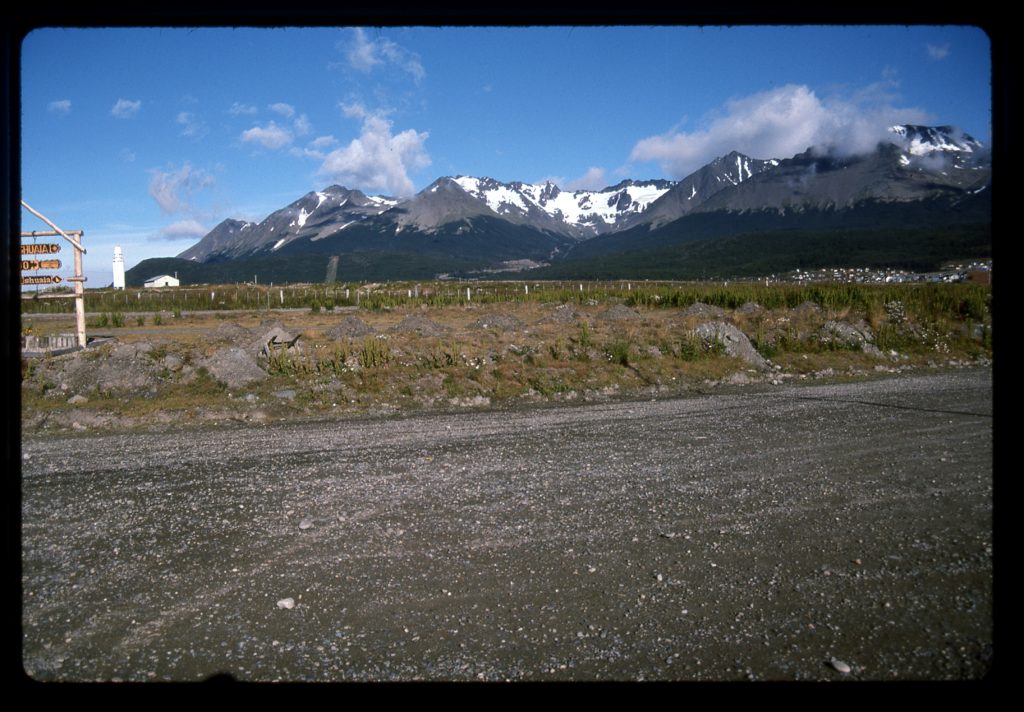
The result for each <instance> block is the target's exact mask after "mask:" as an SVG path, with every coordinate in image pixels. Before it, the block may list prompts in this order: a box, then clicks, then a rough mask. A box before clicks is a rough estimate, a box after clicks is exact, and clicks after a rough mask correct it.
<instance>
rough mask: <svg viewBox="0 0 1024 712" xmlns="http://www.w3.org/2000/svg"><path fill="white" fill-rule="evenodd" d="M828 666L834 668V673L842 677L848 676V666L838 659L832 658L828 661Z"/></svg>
mask: <svg viewBox="0 0 1024 712" xmlns="http://www.w3.org/2000/svg"><path fill="white" fill-rule="evenodd" d="M829 664H830V665H831V666H832V667H833V668H835V670H836V672H839V673H842V674H843V675H849V674H850V666H849V665H847V664H846V663H844V662H843V661H842V660H839V659H838V658H832V659H831V660H829Z"/></svg>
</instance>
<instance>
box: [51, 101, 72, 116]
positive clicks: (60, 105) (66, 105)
mask: <svg viewBox="0 0 1024 712" xmlns="http://www.w3.org/2000/svg"><path fill="white" fill-rule="evenodd" d="M46 108H47V109H48V110H49V111H54V112H56V113H58V114H69V113H71V99H61V100H59V101H51V102H50V103H49V104H47V106H46Z"/></svg>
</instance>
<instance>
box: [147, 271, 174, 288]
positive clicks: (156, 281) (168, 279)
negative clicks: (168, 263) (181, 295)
mask: <svg viewBox="0 0 1024 712" xmlns="http://www.w3.org/2000/svg"><path fill="white" fill-rule="evenodd" d="M143 286H144V287H147V288H154V287H180V286H181V282H179V281H178V278H177V277H172V276H170V275H169V274H161V275H159V276H157V277H150V278H149V279H147V280H146V281H145V283H144V284H143Z"/></svg>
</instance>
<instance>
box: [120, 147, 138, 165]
mask: <svg viewBox="0 0 1024 712" xmlns="http://www.w3.org/2000/svg"><path fill="white" fill-rule="evenodd" d="M118 157H120V159H121V160H122V161H124V162H125V163H134V162H135V151H132V150H130V149H127V148H122V149H121V152H120V153H119V154H118Z"/></svg>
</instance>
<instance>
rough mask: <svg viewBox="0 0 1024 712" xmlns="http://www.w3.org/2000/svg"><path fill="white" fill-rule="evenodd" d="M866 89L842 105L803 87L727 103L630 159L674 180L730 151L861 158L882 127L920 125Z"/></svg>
mask: <svg viewBox="0 0 1024 712" xmlns="http://www.w3.org/2000/svg"><path fill="white" fill-rule="evenodd" d="M892 85H893V82H892V81H889V82H887V83H886V87H890V88H891V87H892ZM872 87H873V88H872V90H871V91H865V90H861V91H860V92H857V93H855V94H853V95H852V96H851V97H849V98H846V97H831V98H829V99H827V100H822V99H821V98H819V97H818V95H817V94H815V92H814V91H813V90H811V89H810V88H809V87H807V86H805V85H797V84H787V85H785V86H782V87H779V88H777V89H771V90H768V91H765V92H760V93H757V94H752V95H750V96H746V97H740V98H736V99H732V100H731V101H729V102H728V103H727V104H726V106H725V110H724V112H722V113H721V114H719V115H718V116H715V117H714V118H712V119H711V120H710V122H708V123H707V125H706V126H705V127H703V128H700V129H696V130H694V131H688V132H687V131H676V130H672V131H669V132H666V133H664V134H661V135H658V136H651V137H648V138H644V139H641V140H640V141H638V142H637V143H636V145H635V146H634V147H633V150H632V152H631V153H630V160H631V161H657V162H658V163H660V164H661V166H662V168H663V169H664V170H665V171H666V172H668V173H669V174H671V175H672V176H674V177H676V178H682V177H685V176H686V175H689V174H690V173H692V172H693V171H694V170H696V169H697V168H699V167H700V166H702V165H704V164H706V163H707V162H709V161H710V160H712V159H713V158H714V157H716V156H720V155H724V154H725V153H728V152H729V151H731V150H736V151H739V152H740V153H744V154H746V155H748V156H753V157H757V158H773V157H780V156H782V157H785V156H792V155H794V154H797V153H800V152H801V151H804V150H806V149H807V148H809V147H811V146H819V147H823V148H828V149H831V150H835V151H836V152H838V153H840V154H844V155H852V154H857V153H863V152H866V151H870V150H871V149H873V148H874V146H875V145H876V144H877V143H878V141H880V140H884V139H887V138H888V136H887V135H886V127H888V126H892V125H894V124H903V123H925V122H927V121H928V119H929V117H928V116H927V115H926V114H925V113H924V112H923V111H921V110H919V109H909V108H908V109H900V108H895V107H893V106H891V104H890V103H889V102H888V101H885V100H886V99H891V98H892V95H891V92H882V91H879V87H878V86H876V85H872Z"/></svg>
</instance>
